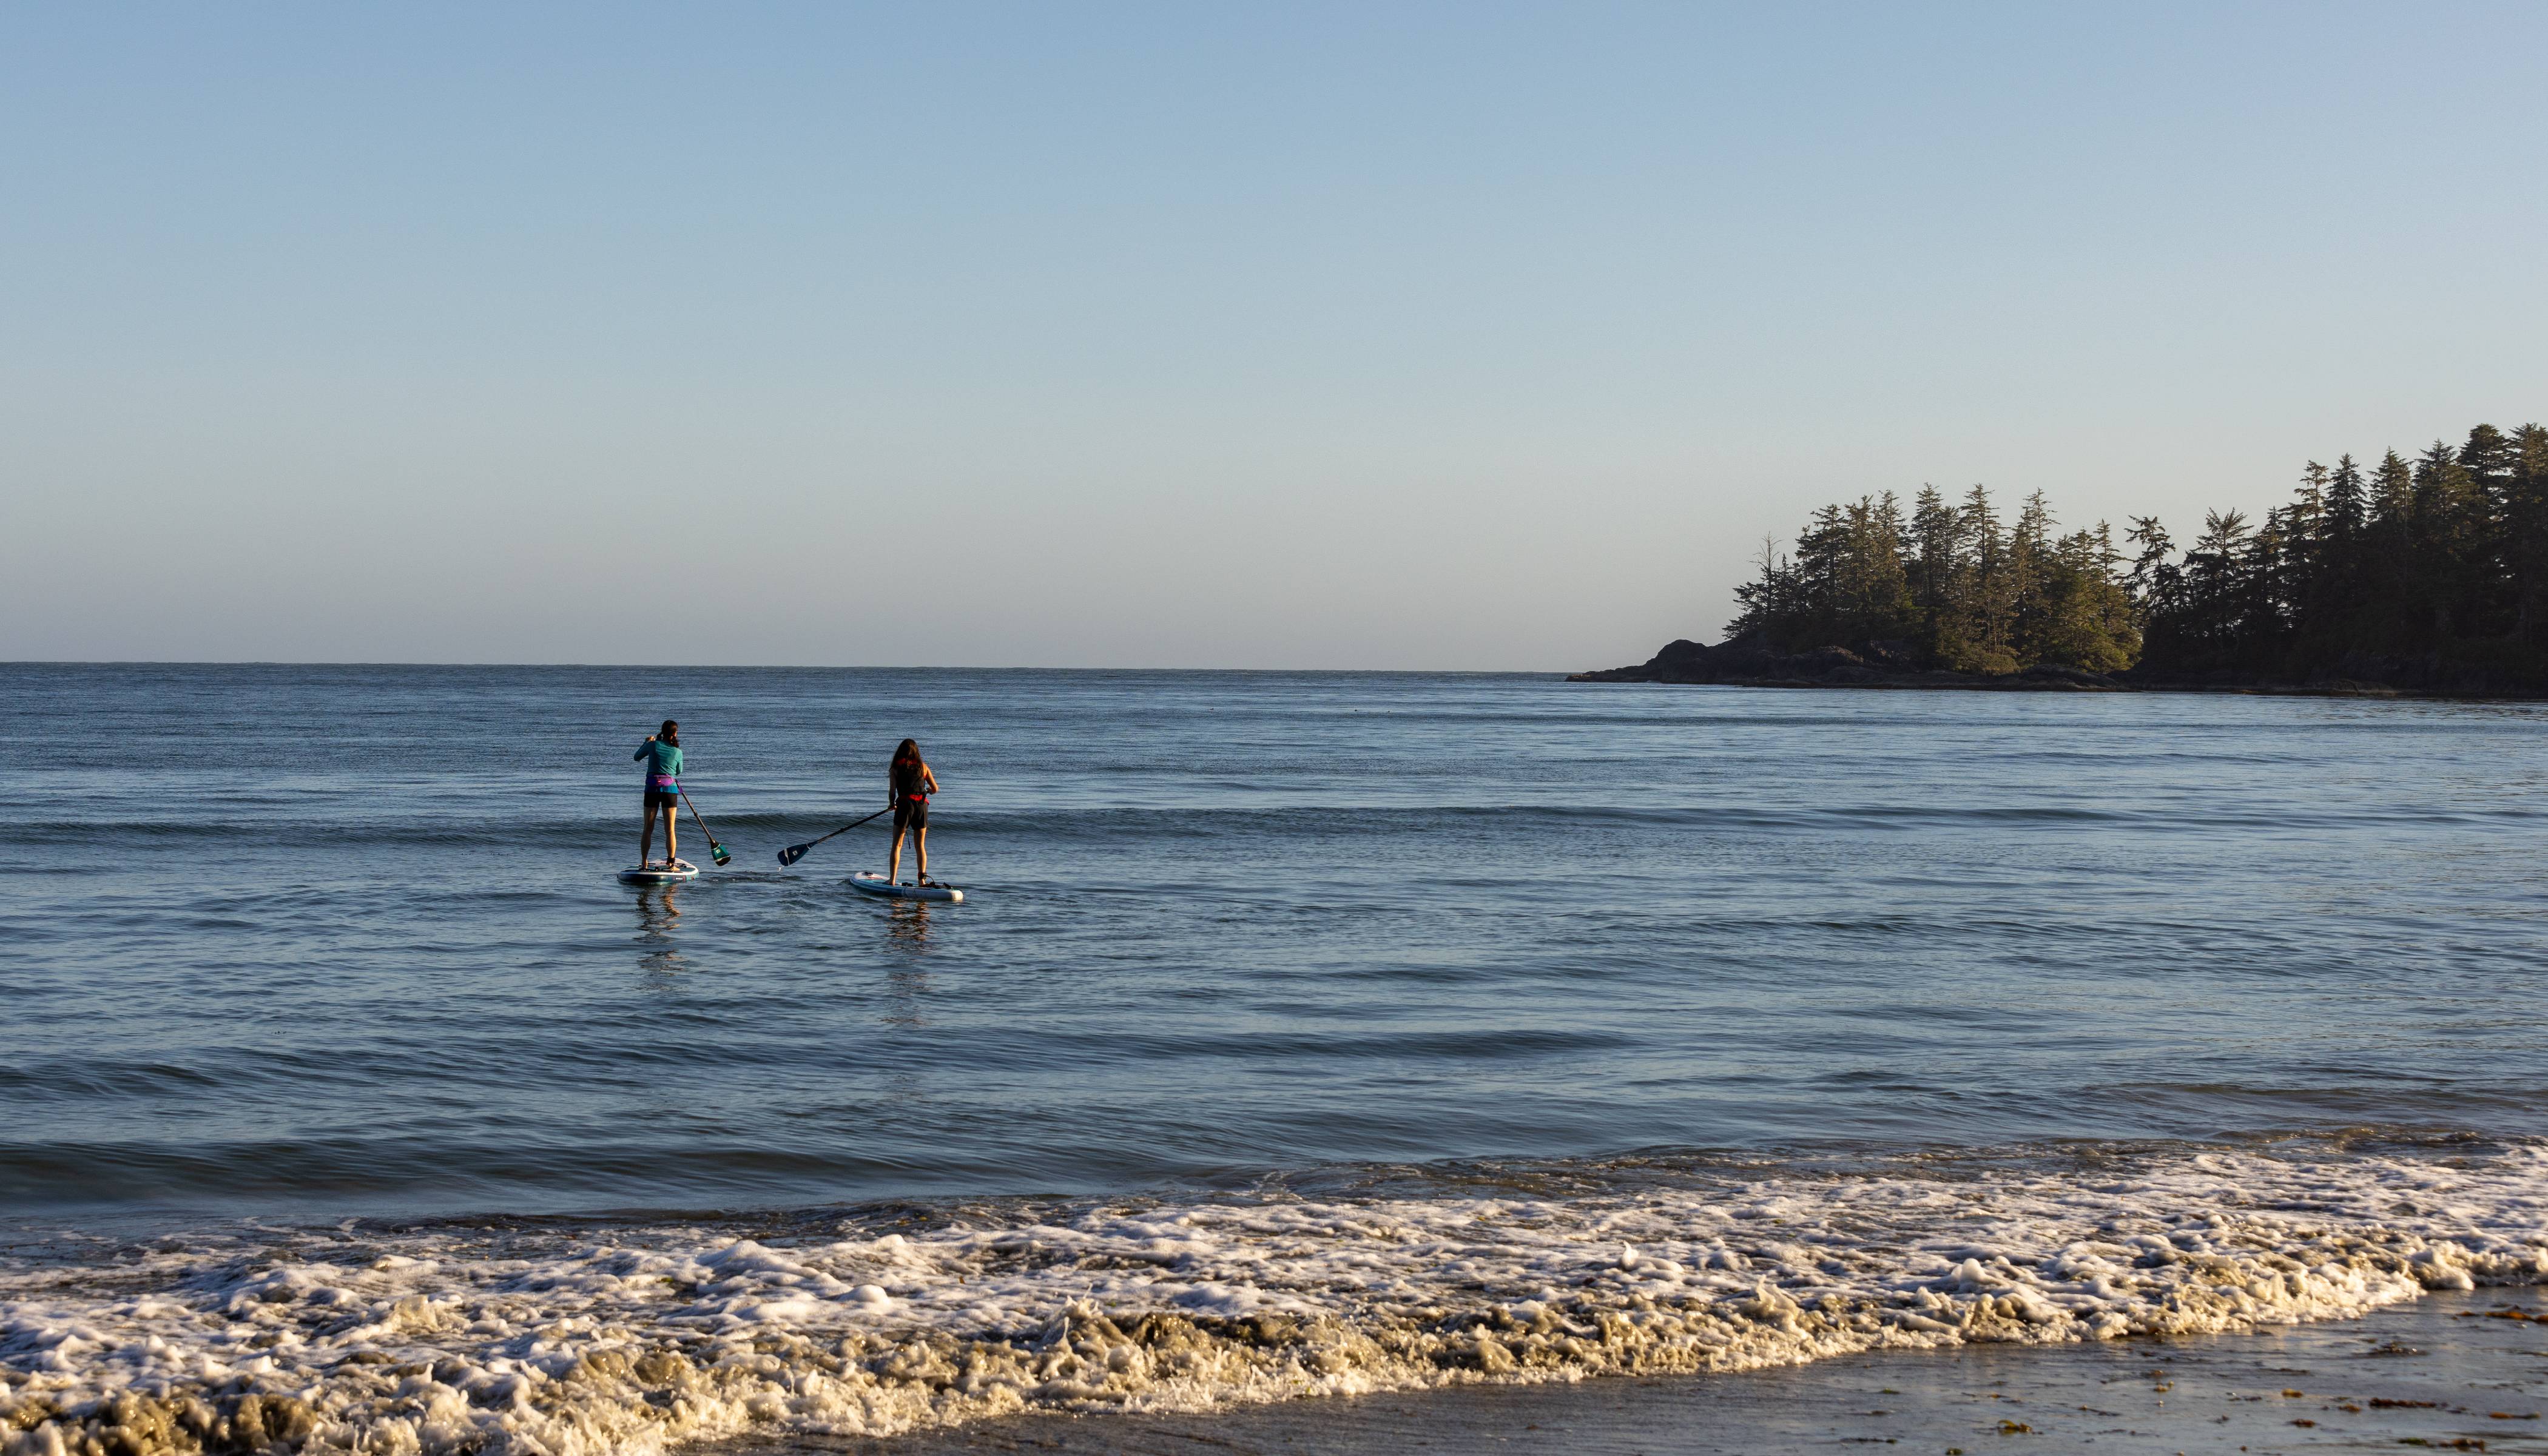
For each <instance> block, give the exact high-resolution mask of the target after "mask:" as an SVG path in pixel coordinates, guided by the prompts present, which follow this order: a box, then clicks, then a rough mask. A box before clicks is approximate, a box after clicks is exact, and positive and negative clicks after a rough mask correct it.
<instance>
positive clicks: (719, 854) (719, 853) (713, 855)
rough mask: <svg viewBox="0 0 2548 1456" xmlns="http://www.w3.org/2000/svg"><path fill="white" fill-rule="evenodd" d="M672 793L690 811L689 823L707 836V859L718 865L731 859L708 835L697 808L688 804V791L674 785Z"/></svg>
mask: <svg viewBox="0 0 2548 1456" xmlns="http://www.w3.org/2000/svg"><path fill="white" fill-rule="evenodd" d="M673 792H675V793H677V794H680V795H681V796H682V807H683V808H684V809H687V810H689V811H690V822H691V823H692V824H695V825H697V826H698V827H699V833H701V834H707V835H708V858H709V859H711V860H714V861H715V862H717V863H718V864H719V865H722V864H724V863H725V862H726V861H728V860H731V859H733V858H734V856H732V855H729V854H727V853H726V849H725V846H723V845H721V844H718V843H717V842H716V836H715V835H713V834H708V826H707V821H705V820H703V819H701V818H700V817H699V806H698V805H696V804H694V803H691V802H690V791H689V790H688V789H686V788H683V787H682V786H681V785H680V784H678V783H676V784H674V785H673Z"/></svg>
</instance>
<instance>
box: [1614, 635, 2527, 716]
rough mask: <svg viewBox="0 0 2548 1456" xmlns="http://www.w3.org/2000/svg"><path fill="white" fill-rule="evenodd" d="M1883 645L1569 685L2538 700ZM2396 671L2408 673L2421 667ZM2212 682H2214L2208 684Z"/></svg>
mask: <svg viewBox="0 0 2548 1456" xmlns="http://www.w3.org/2000/svg"><path fill="white" fill-rule="evenodd" d="M1891 655H1892V654H1889V653H1888V652H1887V651H1886V650H1885V645H1884V644H1875V643H1869V644H1865V647H1864V649H1863V650H1856V651H1854V650H1852V649H1849V648H1845V647H1822V648H1816V649H1814V650H1812V651H1810V652H1800V653H1794V654H1778V653H1774V652H1771V651H1770V650H1768V649H1767V648H1765V647H1762V646H1761V645H1760V644H1758V643H1757V642H1755V641H1752V640H1750V639H1745V640H1741V641H1737V642H1730V643H1726V644H1723V645H1721V646H1718V647H1709V646H1707V645H1705V644H1703V643H1698V642H1692V641H1689V640H1687V639H1682V640H1678V641H1675V642H1672V643H1670V644H1668V645H1666V646H1665V648H1664V649H1663V651H1661V652H1658V653H1656V654H1655V655H1654V656H1653V657H1651V658H1649V659H1647V660H1646V661H1645V662H1643V663H1638V664H1635V665H1632V666H1629V667H1623V668H1605V669H1601V670H1598V671H1594V672H1587V673H1569V674H1568V675H1566V681H1567V682H1569V683H1656V684H1663V685H1672V686H1693V687H1697V686H1717V687H1792V688H1812V687H1825V688H1834V687H1837V688H1872V689H1879V690H1890V691H1906V690H1922V689H1926V690H1936V691H1952V692H2190V693H2206V694H2213V695H2222V694H2229V695H2243V696H2255V697H2371V698H2416V699H2431V700H2435V701H2457V702H2535V701H2538V700H2539V699H2540V698H2541V696H2542V694H2540V693H2537V692H2528V691H2519V690H2503V689H2495V690H2487V689H2473V688H2467V687H2456V688H2455V687H2448V686H2431V685H2412V684H2403V683H2390V682H2364V681H2360V680H2357V679H2350V678H2331V679H2327V680H2324V681H2320V682H2310V683H2291V682H2272V681H2261V682H2260V681H2252V680H2250V681H2240V680H2239V679H2238V678H2237V677H2236V675H2234V674H2230V673H2228V672H2222V673H2217V674H2213V675H2209V678H2207V679H2206V680H2201V681H2196V680H2189V679H2186V678H2145V677H2142V676H2140V675H2139V674H2138V671H2127V672H2124V673H2117V674H2107V673H2092V672H2089V671H2087V670H2086V669H2083V668H2071V667H2062V666H2057V665H2053V664H2041V665H2038V666H2035V667H2031V668H2027V669H2024V670H2022V671H2020V672H2015V673H2004V674H1987V673H1959V672H1955V671H1952V670H1949V669H1945V668H1912V667H1908V666H1903V665H1899V664H1897V663H1889V662H1887V661H1886V660H1885V659H1886V658H1887V657H1888V656H1891ZM2382 666H2403V667H2405V668H2407V669H2409V670H2412V669H2414V668H2417V667H2420V666H2421V665H2420V664H2405V665H2385V664H2384V665H2382ZM2215 680H2217V681H2215Z"/></svg>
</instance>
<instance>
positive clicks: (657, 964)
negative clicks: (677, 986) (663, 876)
mask: <svg viewBox="0 0 2548 1456" xmlns="http://www.w3.org/2000/svg"><path fill="white" fill-rule="evenodd" d="M681 901H682V891H681V887H680V886H679V885H670V884H668V885H660V886H658V885H649V886H647V887H645V888H643V889H641V890H639V891H638V892H637V941H638V944H640V945H642V946H646V947H648V948H649V949H648V950H647V951H646V953H645V954H644V955H642V956H638V957H637V969H638V970H639V971H640V972H641V973H642V974H644V975H645V976H646V977H647V978H648V979H650V980H652V979H655V978H659V977H661V978H670V977H673V976H677V975H680V974H681V973H682V972H683V970H685V969H687V968H688V967H687V965H686V964H685V963H684V962H683V959H682V953H681V952H680V951H679V950H677V949H675V947H674V943H673V931H674V928H675V922H677V921H679V920H680V919H681V918H682V903H681Z"/></svg>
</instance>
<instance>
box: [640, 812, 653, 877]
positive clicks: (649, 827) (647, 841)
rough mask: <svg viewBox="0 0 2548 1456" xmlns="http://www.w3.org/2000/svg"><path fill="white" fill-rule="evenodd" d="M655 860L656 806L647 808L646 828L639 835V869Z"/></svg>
mask: <svg viewBox="0 0 2548 1456" xmlns="http://www.w3.org/2000/svg"><path fill="white" fill-rule="evenodd" d="M654 858H655V806H654V805H653V804H648V805H647V806H646V826H645V828H644V829H643V830H641V831H639V833H638V835H637V867H638V868H640V869H643V868H645V867H646V865H648V864H649V863H651V862H652V861H653V860H654Z"/></svg>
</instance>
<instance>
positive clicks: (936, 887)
mask: <svg viewBox="0 0 2548 1456" xmlns="http://www.w3.org/2000/svg"><path fill="white" fill-rule="evenodd" d="M850 888H852V889H855V890H862V891H865V893H867V894H870V895H874V896H876V897H878V898H880V899H886V900H945V901H947V902H949V903H951V904H956V905H960V904H962V903H964V892H963V891H962V890H959V889H957V888H956V887H955V886H954V885H948V884H895V883H894V882H893V881H892V880H889V879H887V878H885V877H884V876H883V875H881V874H878V873H876V872H875V871H874V870H871V869H862V870H860V871H859V872H858V873H856V874H853V875H851V876H850Z"/></svg>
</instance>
